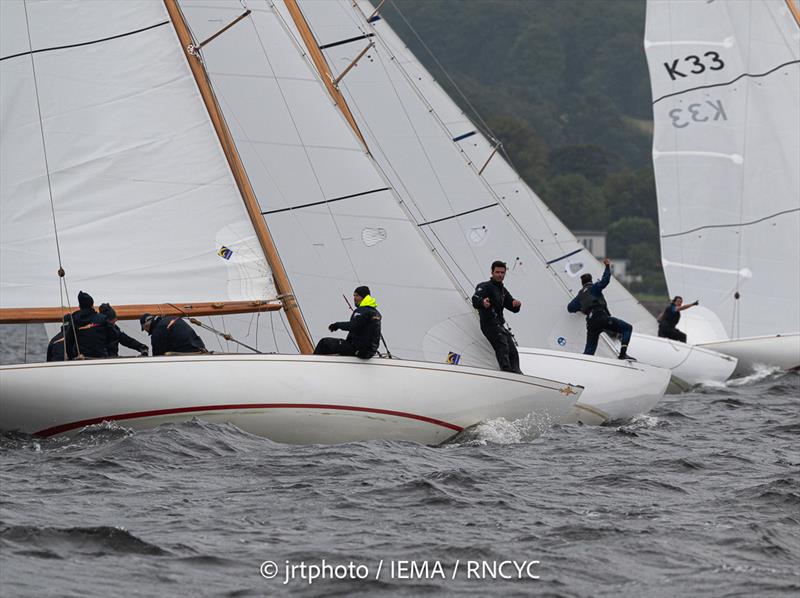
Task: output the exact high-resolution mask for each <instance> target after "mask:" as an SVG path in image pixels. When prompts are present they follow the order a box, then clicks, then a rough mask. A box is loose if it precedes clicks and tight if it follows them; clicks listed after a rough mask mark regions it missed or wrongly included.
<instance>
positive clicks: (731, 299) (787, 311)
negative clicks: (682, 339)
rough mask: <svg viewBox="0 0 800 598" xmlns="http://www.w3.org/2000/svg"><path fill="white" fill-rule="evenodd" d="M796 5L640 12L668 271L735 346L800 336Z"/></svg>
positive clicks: (771, 0)
mask: <svg viewBox="0 0 800 598" xmlns="http://www.w3.org/2000/svg"><path fill="white" fill-rule="evenodd" d="M793 2H794V9H795V12H796V14H799V15H800V12H798V4H797V2H796V0H756V1H750V2H721V1H718V2H707V1H705V0H695V1H685V0H684V1H681V2H677V1H670V0H649V2H648V6H647V31H646V37H645V48H646V50H647V58H648V62H649V66H650V79H651V85H652V90H653V113H654V120H655V139H654V143H653V162H654V164H655V172H656V183H657V189H658V201H659V218H660V228H661V249H662V256H663V260H664V272H665V274H666V278H667V283H668V285H669V288H670V293H672V294H678V295H684V296H686V297H688V298H690V299H693V298H695V297H699V298H700V299H701V303H702V305H704V306H706V307H708V308H710V310H712V311H713V314H711V313H708V315H709V316H710V317H712V318H714V319H715V323H716V324H717V325H718V328H721V327H724V330H725V331H726V333H727V336H728V337H729V338H733V339H736V338H742V337H750V336H758V335H766V334H774V333H776V332H796V331H798V330H800V310H798V307H797V300H798V293H800V269H799V268H798V263H800V167H799V166H798V165H800V22H798V17H796V16H795V15H793V14H792V10H791V9H792V5H791V3H793ZM714 314H716V317H715V316H714ZM716 318H718V321H717V320H716ZM719 324H721V326H719ZM697 340H701V339H699V338H698V339H697ZM703 340H716V339H714V338H706V339H703Z"/></svg>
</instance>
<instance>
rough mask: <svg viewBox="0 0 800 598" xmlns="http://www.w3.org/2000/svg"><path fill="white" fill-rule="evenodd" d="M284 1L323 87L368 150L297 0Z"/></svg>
mask: <svg viewBox="0 0 800 598" xmlns="http://www.w3.org/2000/svg"><path fill="white" fill-rule="evenodd" d="M284 2H285V4H286V8H287V9H288V10H289V14H290V15H292V20H293V21H294V24H295V26H296V27H297V29H298V31H299V32H300V37H302V38H303V43H304V44H305V45H306V48H308V53H309V55H310V56H311V60H313V61H314V66H316V67H317V71H319V74H320V77H322V81H323V83H325V87H327V88H328V93H330V94H331V97H332V98H333V101H334V102H335V103H336V105H337V106H338V107H339V110H341V112H342V114H343V115H344V118H345V120H346V121H347V122H348V124H349V125H350V128H351V129H353V132H354V133H355V134H356V137H358V139H359V140H360V141H361V144H362V145H363V146H364V149H365V150H366V151H369V148H368V147H367V142H366V141H365V140H364V136H363V135H362V134H361V130H360V129H359V128H358V125H357V124H356V119H355V118H354V117H353V113H352V112H350V107H349V106H348V105H347V102H346V101H345V99H344V96H343V95H342V92H341V91H339V88H338V87H336V85H334V84H333V81H334V77H333V74H332V73H331V69H330V67H329V66H328V61H327V60H325V56H323V55H322V50H320V49H319V44H318V43H317V40H316V39H315V38H314V34H313V33H312V32H311V27H309V26H308V21H306V18H305V17H304V16H303V13H302V12H301V11H300V7H299V6H298V5H297V0H284Z"/></svg>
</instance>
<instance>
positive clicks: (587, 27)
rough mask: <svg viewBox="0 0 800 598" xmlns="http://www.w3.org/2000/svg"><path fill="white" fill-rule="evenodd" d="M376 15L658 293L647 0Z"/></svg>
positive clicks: (573, 225) (434, 7)
mask: <svg viewBox="0 0 800 598" xmlns="http://www.w3.org/2000/svg"><path fill="white" fill-rule="evenodd" d="M381 14H382V16H383V17H384V18H386V20H387V21H388V22H389V23H390V24H391V26H392V28H393V29H395V31H396V32H397V33H398V35H400V36H401V37H402V39H403V41H405V42H406V44H407V45H408V46H409V48H410V49H411V50H412V52H414V54H415V55H416V56H417V58H418V59H419V60H420V61H421V62H422V63H423V65H424V66H425V67H426V68H427V69H428V70H429V71H430V72H431V74H432V75H433V76H434V78H436V80H437V82H438V83H439V84H440V85H442V87H444V89H445V90H446V91H447V92H448V93H449V94H450V95H451V97H452V98H453V99H454V100H455V101H456V102H457V103H458V104H459V105H460V107H461V108H462V110H464V112H465V113H466V114H467V116H468V117H470V118H471V119H472V120H473V122H476V124H478V123H479V120H478V117H477V116H476V114H475V111H477V113H478V115H480V117H481V118H482V119H483V121H485V125H486V127H487V128H488V129H489V132H490V133H491V134H492V135H493V136H494V137H496V138H497V139H499V140H501V141H502V142H503V147H504V149H505V151H506V152H507V154H508V156H509V157H510V159H511V161H512V164H513V166H514V167H515V169H516V170H517V171H518V172H519V174H520V176H522V178H523V179H524V180H525V181H526V182H527V183H528V184H529V185H530V186H531V187H532V188H533V189H534V190H535V191H536V193H537V194H538V195H539V196H540V197H541V198H542V199H543V200H544V201H545V203H547V205H548V206H549V207H550V208H551V209H552V210H553V212H555V214H556V215H557V216H558V217H559V218H560V219H561V220H562V221H563V222H564V223H565V224H566V225H567V226H568V227H569V228H570V229H572V230H600V231H602V230H605V231H607V233H608V237H607V251H608V253H609V257H611V258H616V259H628V260H630V264H629V273H630V274H634V275H641V276H642V282H639V283H632V284H631V290H633V291H635V292H640V293H648V294H659V295H666V292H667V291H666V284H665V282H664V277H663V273H662V269H661V259H660V250H659V239H658V210H657V205H656V191H655V182H654V177H653V168H652V161H651V147H652V112H651V109H652V108H651V99H650V80H649V75H648V71H647V63H646V60H645V56H644V50H643V47H642V45H643V41H642V40H643V33H644V17H645V2H644V0H388V1H387V2H386V3H384V5H383V7H382V8H381ZM412 28H413V30H412ZM417 35H418V36H419V37H417ZM423 44H424V45H423ZM428 49H430V52H429V51H428ZM431 54H432V55H433V56H431ZM434 57H435V59H434ZM437 61H438V63H439V64H441V66H442V67H443V68H444V69H445V70H446V74H445V73H444V72H443V71H442V70H441V69H440V68H439V66H438V65H437ZM450 78H452V82H454V83H455V85H456V86H457V88H458V89H456V88H455V87H454V85H453V83H452V82H451V81H450ZM459 90H460V91H461V92H462V93H463V95H464V96H465V97H462V95H461V94H460V93H459ZM470 104H471V105H472V106H473V107H474V108H475V111H473V110H472V108H471V107H470ZM484 132H487V131H484Z"/></svg>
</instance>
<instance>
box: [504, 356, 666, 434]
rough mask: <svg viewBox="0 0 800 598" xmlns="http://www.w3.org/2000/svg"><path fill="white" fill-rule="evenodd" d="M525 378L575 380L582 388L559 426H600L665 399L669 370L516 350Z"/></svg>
mask: <svg viewBox="0 0 800 598" xmlns="http://www.w3.org/2000/svg"><path fill="white" fill-rule="evenodd" d="M518 351H519V358H520V368H521V369H522V371H523V372H525V374H526V375H529V376H541V375H547V376H552V377H555V378H558V379H568V380H575V381H576V382H578V383H579V384H580V385H581V386H583V387H584V390H583V394H582V395H581V397H580V398H579V399H578V402H577V403H576V405H575V408H574V409H572V410H571V411H570V412H569V413H567V414H566V416H565V417H564V419H563V420H562V423H577V422H581V423H583V424H589V425H599V424H603V423H606V422H608V421H614V420H618V419H627V418H630V417H633V416H635V415H638V414H640V413H646V412H648V411H650V409H652V408H653V407H654V406H655V405H656V404H657V403H658V402H659V401H660V400H661V398H662V397H663V396H664V392H665V391H666V389H667V385H668V383H669V379H670V372H669V370H665V369H661V368H656V367H652V366H648V365H644V364H641V363H631V362H628V361H625V360H619V359H605V358H602V357H595V356H590V355H581V354H578V353H565V352H562V351H549V350H546V349H535V348H527V347H519V348H518Z"/></svg>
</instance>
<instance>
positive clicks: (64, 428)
mask: <svg viewBox="0 0 800 598" xmlns="http://www.w3.org/2000/svg"><path fill="white" fill-rule="evenodd" d="M236 409H334V410H337V411H360V412H366V413H378V414H380V415H392V416H394V417H405V418H407V419H415V420H417V421H422V422H426V423H429V424H433V425H435V426H441V427H443V428H448V429H450V430H454V431H456V432H461V430H463V429H464V428H462V427H461V426H457V425H455V424H451V423H448V422H446V421H442V420H440V419H434V418H432V417H426V416H424V415H416V414H414V413H406V412H404V411H392V410H391V409H374V408H372V407H354V406H351V405H324V404H308V403H244V404H240V405H205V406H202V407H177V408H174V409H156V410H153V411H136V412H134V413H120V414H117V415H107V416H104V417H93V418H91V419H83V420H80V421H76V422H70V423H68V424H61V425H58V426H53V427H51V428H46V429H44V430H39V431H38V432H34V436H44V437H47V436H54V435H56V434H63V433H64V432H69V431H70V430H75V429H77V428H83V427H85V426H91V425H93V424H99V423H102V422H104V421H120V420H126V419H137V418H140V417H156V416H159V415H175V414H178V413H199V412H205V411H232V410H236Z"/></svg>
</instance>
